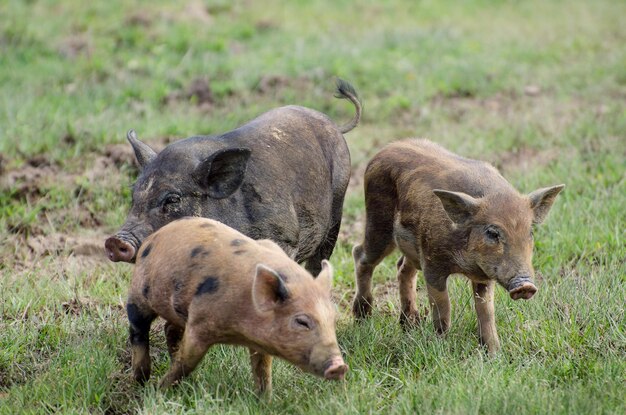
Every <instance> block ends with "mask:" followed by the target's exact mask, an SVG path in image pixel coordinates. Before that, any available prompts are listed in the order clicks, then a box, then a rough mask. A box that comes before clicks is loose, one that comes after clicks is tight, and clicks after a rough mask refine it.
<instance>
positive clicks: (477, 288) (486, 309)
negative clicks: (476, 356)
mask: <svg viewBox="0 0 626 415" xmlns="http://www.w3.org/2000/svg"><path fill="white" fill-rule="evenodd" d="M494 286H495V283H494V282H493V281H489V282H487V283H478V282H473V281H472V288H473V290H474V305H475V307H476V315H477V316H478V335H479V337H480V344H482V345H483V346H486V347H487V353H489V355H494V354H496V352H497V351H498V350H500V340H499V339H498V333H497V332H496V319H495V312H494V305H493V298H494Z"/></svg>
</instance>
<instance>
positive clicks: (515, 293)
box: [509, 282, 537, 300]
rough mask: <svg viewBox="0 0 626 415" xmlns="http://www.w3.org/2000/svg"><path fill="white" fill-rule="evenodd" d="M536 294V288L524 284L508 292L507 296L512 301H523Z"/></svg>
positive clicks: (527, 283) (526, 283)
mask: <svg viewBox="0 0 626 415" xmlns="http://www.w3.org/2000/svg"><path fill="white" fill-rule="evenodd" d="M536 292H537V287H535V286H534V285H533V284H532V283H530V282H525V283H524V284H522V285H520V286H519V287H517V288H514V289H513V290H511V291H509V295H510V296H511V298H512V299H513V300H519V299H520V298H523V299H524V300H530V299H531V298H532V296H533V295H535V293H536Z"/></svg>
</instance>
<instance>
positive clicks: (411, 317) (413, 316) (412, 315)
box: [400, 309, 428, 331]
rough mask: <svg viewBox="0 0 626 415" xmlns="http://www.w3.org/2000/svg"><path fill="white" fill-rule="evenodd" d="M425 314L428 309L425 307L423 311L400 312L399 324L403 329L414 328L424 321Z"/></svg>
mask: <svg viewBox="0 0 626 415" xmlns="http://www.w3.org/2000/svg"><path fill="white" fill-rule="evenodd" d="M427 315H428V309H425V310H424V311H423V312H419V311H417V310H414V311H410V312H408V313H404V312H403V313H401V314H400V325H401V326H402V328H403V329H404V330H405V331H406V330H409V329H413V328H416V327H417V326H419V325H421V324H422V323H423V322H424V320H425V319H426V316H427Z"/></svg>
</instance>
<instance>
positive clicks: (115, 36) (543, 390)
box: [0, 0, 626, 414]
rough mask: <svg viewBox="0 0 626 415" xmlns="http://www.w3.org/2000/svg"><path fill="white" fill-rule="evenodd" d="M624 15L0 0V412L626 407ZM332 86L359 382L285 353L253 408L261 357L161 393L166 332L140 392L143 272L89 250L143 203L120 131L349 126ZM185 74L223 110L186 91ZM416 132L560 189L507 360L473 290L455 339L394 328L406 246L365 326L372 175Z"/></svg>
mask: <svg viewBox="0 0 626 415" xmlns="http://www.w3.org/2000/svg"><path fill="white" fill-rule="evenodd" d="M261 3H263V4H261ZM624 19H626V3H623V2H615V1H609V0H599V1H594V2H588V1H583V0H579V1H577V0H575V1H569V2H561V1H556V0H554V1H539V0H530V1H526V2H510V1H495V0H494V1H487V0H474V1H464V2H452V1H419V2H409V1H399V0H398V1H386V2H378V1H367V2H359V4H358V5H357V4H355V3H354V2H350V1H338V0H333V1H330V0H328V1H316V2H306V1H291V2H279V1H267V2H243V1H237V2H229V1H210V2H209V1H204V2H203V1H201V0H197V1H195V2H193V1H192V2H168V1H164V0H161V1H150V2H148V1H132V2H125V1H124V2H123V1H109V2H84V1H78V0H64V1H53V0H30V1H19V0H7V1H3V2H1V3H0V240H2V241H3V242H2V244H1V245H0V295H1V297H0V414H4V413H7V414H13V413H20V412H21V413H59V412H60V413H109V414H121V413H196V412H197V413H237V414H239V413H392V414H395V413H458V414H467V413H494V414H500V413H563V414H570V413H615V414H622V413H624V412H626V401H625V398H624V384H625V383H624V382H625V381H626V375H625V374H626V311H625V307H624V305H625V304H626V261H625V258H626V235H625V233H624V232H625V231H624V230H625V229H626V215H625V214H624V210H625V206H626V180H625V176H626V174H625V173H626V161H625V160H626V105H625V104H624V103H625V102H626V48H625V47H624V44H626V26H624V25H623V21H624ZM335 76H340V77H342V78H344V79H347V80H349V81H350V82H352V83H353V84H354V85H355V86H356V88H357V90H358V91H359V93H360V95H361V96H362V98H363V101H364V105H365V106H364V118H363V120H362V123H361V125H360V126H359V127H358V128H357V129H355V130H354V131H353V132H351V133H349V134H347V136H346V138H347V141H348V143H349V146H350V149H351V153H352V160H353V176H354V178H353V179H354V185H353V186H351V187H350V189H349V192H348V194H347V197H346V203H345V206H344V226H343V230H342V237H341V240H340V243H339V244H338V246H337V248H336V251H335V253H334V255H333V257H332V259H331V260H332V263H333V265H334V266H335V269H336V275H335V294H336V297H337V299H338V307H339V311H340V314H341V318H340V320H339V323H338V329H337V331H338V337H339V343H340V346H341V347H342V350H343V351H344V353H345V357H346V361H347V363H348V364H349V366H350V372H349V375H348V378H347V381H346V382H344V383H341V384H330V383H328V382H324V381H323V380H320V379H317V378H313V377H312V376H310V375H307V374H304V373H302V372H300V371H299V370H297V369H295V368H293V367H292V366H290V365H289V364H287V363H285V362H283V361H278V360H276V361H275V364H274V398H273V400H272V401H271V402H263V401H261V402H260V401H258V400H257V399H256V398H255V396H254V393H253V388H252V386H253V383H252V379H251V374H250V369H249V365H248V356H247V352H246V351H245V350H244V349H242V348H235V347H226V346H223V347H222V346H220V347H215V348H213V349H211V350H210V351H209V353H208V354H207V356H206V357H205V359H204V361H203V363H202V364H201V366H200V367H199V368H198V370H196V372H194V374H193V375H192V376H191V377H190V378H189V380H187V381H186V382H184V383H183V384H182V385H181V386H180V387H179V388H176V389H174V390H172V391H168V392H167V393H161V392H159V391H157V390H156V388H155V385H156V378H158V377H160V376H162V375H163V374H164V373H165V371H166V370H167V367H168V364H169V362H168V359H167V357H166V354H167V353H166V352H165V350H166V347H165V343H164V339H163V336H162V333H161V332H160V330H159V328H160V326H159V325H156V326H155V329H154V330H153V333H152V339H153V344H154V348H153V349H152V352H153V361H154V364H155V367H154V376H153V379H152V380H151V381H150V382H149V383H148V385H147V386H146V387H145V388H142V387H139V386H137V385H135V384H134V383H133V382H132V381H131V376H130V370H129V364H130V353H129V350H128V345H127V340H126V337H127V322H126V317H125V313H124V309H123V304H124V299H125V296H126V292H127V289H128V285H129V279H130V273H131V269H132V268H131V266H130V265H126V264H122V265H120V264H112V263H108V262H107V261H106V259H104V257H103V255H102V254H99V253H98V252H97V248H98V247H99V246H101V245H102V241H103V240H104V237H105V236H106V235H107V234H109V233H111V232H114V231H115V230H116V229H117V227H119V226H120V225H121V223H123V221H124V218H125V216H126V212H127V210H128V208H129V205H130V190H129V186H130V184H132V182H133V181H134V177H135V175H136V171H135V169H134V168H133V167H132V165H130V164H128V160H129V159H128V158H127V157H128V153H127V152H126V153H124V151H123V150H124V149H126V148H127V145H126V144H125V138H124V137H125V132H126V131H127V130H128V129H129V128H135V129H136V130H137V132H138V134H139V137H140V138H142V139H145V140H146V141H147V142H148V143H151V144H154V145H162V144H164V143H166V142H168V141H171V140H175V139H179V138H183V137H186V136H189V135H193V134H200V133H201V134H212V133H219V132H222V131H226V130H228V129H232V128H234V127H236V126H237V125H240V124H242V123H244V122H246V121H247V120H249V119H251V118H253V117H254V116H256V115H258V114H260V113H262V112H263V111H265V110H268V109H270V108H272V107H275V106H279V105H283V104H292V103H293V104H300V105H306V106H309V107H312V108H315V109H318V110H321V111H324V112H325V113H327V114H329V116H330V117H331V118H333V119H334V120H337V122H339V123H341V122H345V121H346V120H348V119H349V118H350V117H351V116H352V108H351V106H349V105H347V104H346V103H345V102H342V101H337V100H335V99H333V98H332V93H333V86H334V85H333V78H334V77H335ZM194 79H205V80H207V81H208V85H209V86H210V88H211V92H212V102H211V103H210V104H202V105H199V104H200V103H198V102H197V98H196V97H191V98H190V97H188V96H186V95H185V93H186V92H187V91H188V88H189V85H190V84H191V82H192V81H193V80H194ZM409 136H420V137H428V138H430V139H432V140H433V141H436V142H439V143H441V144H442V145H444V146H446V147H447V148H449V149H451V150H453V151H455V152H457V153H459V154H462V155H464V156H468V157H474V158H480V159H484V160H487V161H490V162H492V163H494V164H495V165H497V166H498V167H499V168H500V169H501V170H502V172H503V174H504V175H505V176H506V177H507V178H508V179H509V180H510V181H511V182H512V183H513V184H514V185H515V186H516V187H517V188H519V189H520V190H521V191H524V192H530V191H532V190H534V189H535V188H538V187H542V186H549V185H554V184H558V183H565V184H567V187H566V189H565V191H564V192H563V193H562V195H561V196H559V198H558V200H557V202H556V204H555V206H554V208H553V211H552V212H551V214H550V216H549V217H548V219H547V221H546V223H545V224H544V225H542V227H540V228H539V229H538V230H537V232H536V233H535V240H536V250H535V259H534V263H535V267H536V270H537V272H538V273H539V274H540V277H539V278H538V286H539V293H538V295H536V296H535V297H534V298H533V299H532V300H531V301H528V302H513V301H511V300H510V299H509V298H508V296H507V294H506V293H505V292H504V290H502V289H498V291H497V295H496V319H497V323H498V330H499V334H500V338H501V343H502V352H501V353H500V354H499V355H498V356H497V357H496V358H493V359H492V358H488V357H487V356H486V355H485V353H484V352H483V351H482V350H481V349H480V348H479V346H478V338H477V334H476V326H477V323H476V318H475V314H474V311H473V304H472V299H471V293H470V289H469V286H468V283H467V282H466V281H465V280H464V279H462V278H459V277H453V278H452V283H451V287H450V289H451V299H452V303H453V316H452V328H451V331H450V333H449V334H448V335H447V336H446V337H445V338H439V337H438V336H436V335H435V333H434V330H433V328H432V325H431V324H430V322H428V323H426V324H424V325H422V326H420V327H418V328H417V329H415V330H412V331H409V332H403V331H402V330H401V329H400V327H399V325H398V313H399V306H398V303H399V301H398V294H397V288H396V286H395V285H394V284H393V282H394V279H395V277H394V269H395V266H394V261H395V259H396V258H397V255H392V256H390V258H388V259H387V260H386V261H385V262H384V263H383V264H381V266H380V267H379V268H377V272H376V274H375V276H374V281H375V283H376V287H377V288H376V290H375V294H376V293H378V294H379V295H378V296H377V297H376V310H375V313H374V316H373V318H371V319H370V320H369V321H367V322H365V323H363V324H356V323H355V322H354V321H353V319H352V318H351V316H350V313H349V306H350V302H351V300H352V295H353V289H354V281H353V279H354V277H353V272H354V270H353V264H352V259H351V256H350V250H351V247H352V245H353V244H354V243H357V242H359V240H360V238H361V237H362V233H363V220H364V217H363V194H362V189H361V186H360V185H359V183H361V179H362V174H363V169H364V165H365V163H366V162H367V160H368V159H369V158H370V157H371V156H372V155H373V154H375V153H376V152H377V151H378V149H380V148H381V147H382V146H383V145H384V144H385V143H388V142H390V141H393V140H396V139H400V138H404V137H409ZM119 149H121V150H122V156H121V158H116V156H115V154H117V153H116V151H117V150H119ZM124 157H126V158H124ZM94 246H95V248H93V247H94ZM94 254H96V255H94ZM418 288H419V290H420V292H419V293H418V294H419V295H420V298H421V301H422V304H424V305H425V304H426V301H425V298H424V297H425V295H424V286H423V282H422V281H421V280H420V281H419V283H418Z"/></svg>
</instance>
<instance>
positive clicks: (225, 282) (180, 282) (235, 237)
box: [131, 217, 264, 327]
mask: <svg viewBox="0 0 626 415" xmlns="http://www.w3.org/2000/svg"><path fill="white" fill-rule="evenodd" d="M263 249H264V248H263V247H261V246H259V245H258V244H257V242H256V241H254V240H253V239H250V238H248V237H246V236H244V235H243V234H241V233H239V232H237V231H235V230H234V229H232V228H229V227H227V226H226V225H224V224H222V223H220V222H218V221H214V220H211V219H206V218H195V217H194V218H191V217H190V218H184V219H180V220H177V221H174V222H170V223H169V224H167V225H165V226H163V227H162V228H161V229H159V230H158V231H156V232H155V233H153V234H152V235H150V236H149V237H148V238H146V240H145V241H144V243H143V244H142V246H141V248H140V250H139V252H138V254H137V262H136V265H135V271H134V274H133V281H132V285H131V291H132V292H134V293H141V295H142V296H143V298H144V300H145V301H146V302H147V303H148V304H149V306H150V308H152V309H153V310H154V311H155V312H156V313H157V314H158V315H159V316H161V317H163V318H165V319H166V320H167V321H170V322H171V323H173V324H176V325H178V326H181V327H182V326H184V324H185V322H186V320H187V316H188V309H189V305H190V303H191V302H192V301H193V300H194V298H197V297H200V296H202V295H213V296H214V297H215V298H214V301H217V302H221V301H222V300H225V301H232V300H235V299H236V298H237V297H239V296H241V293H242V292H249V291H250V289H251V286H252V277H253V275H254V267H255V266H256V262H257V261H256V260H255V259H256V258H257V257H258V256H259V255H260V254H262V251H263Z"/></svg>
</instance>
